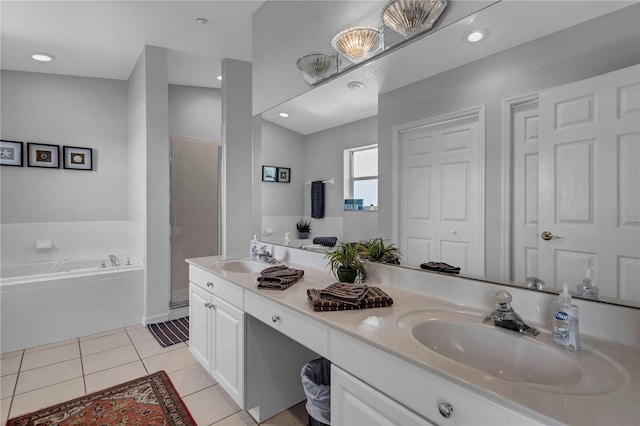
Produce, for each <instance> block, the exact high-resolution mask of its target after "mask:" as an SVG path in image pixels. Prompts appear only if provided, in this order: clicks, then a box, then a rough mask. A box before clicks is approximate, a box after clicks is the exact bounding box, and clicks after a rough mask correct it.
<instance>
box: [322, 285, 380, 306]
mask: <svg viewBox="0 0 640 426" xmlns="http://www.w3.org/2000/svg"><path fill="white" fill-rule="evenodd" d="M368 292H369V287H367V286H366V285H356V284H343V283H333V284H331V285H330V286H328V287H326V288H323V289H322V290H320V291H318V293H319V294H320V297H322V298H323V299H326V300H335V301H336V302H342V303H346V304H348V305H355V306H357V305H359V304H360V302H361V301H362V299H364V297H365V296H366V295H367V293H368Z"/></svg>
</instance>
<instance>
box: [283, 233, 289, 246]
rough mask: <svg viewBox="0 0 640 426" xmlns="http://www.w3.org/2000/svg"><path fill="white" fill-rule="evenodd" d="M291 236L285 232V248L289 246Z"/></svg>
mask: <svg viewBox="0 0 640 426" xmlns="http://www.w3.org/2000/svg"><path fill="white" fill-rule="evenodd" d="M289 235H291V232H285V233H284V245H285V246H288V245H289V242H290V240H289Z"/></svg>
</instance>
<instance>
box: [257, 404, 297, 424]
mask: <svg viewBox="0 0 640 426" xmlns="http://www.w3.org/2000/svg"><path fill="white" fill-rule="evenodd" d="M304 404H305V402H301V403H299V404H296V405H294V406H293V407H291V408H289V409H288V410H285V411H283V412H282V413H280V414H277V415H275V416H273V417H271V418H270V419H268V420H267V421H265V422H263V423H261V424H262V425H264V426H306V425H308V424H309V415H308V414H307V409H306V408H305V407H304Z"/></svg>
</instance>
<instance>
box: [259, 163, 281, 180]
mask: <svg viewBox="0 0 640 426" xmlns="http://www.w3.org/2000/svg"><path fill="white" fill-rule="evenodd" d="M262 181H263V182H277V181H278V168H277V167H273V166H262Z"/></svg>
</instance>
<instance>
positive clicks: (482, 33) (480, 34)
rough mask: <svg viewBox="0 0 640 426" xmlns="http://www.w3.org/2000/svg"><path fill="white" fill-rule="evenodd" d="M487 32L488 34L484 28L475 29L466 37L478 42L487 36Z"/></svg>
mask: <svg viewBox="0 0 640 426" xmlns="http://www.w3.org/2000/svg"><path fill="white" fill-rule="evenodd" d="M487 34H488V32H487V30H482V29H478V30H473V31H471V32H469V33H467V35H466V39H467V41H468V42H469V43H477V42H479V41H480V40H483V39H484V38H486V37H487Z"/></svg>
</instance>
